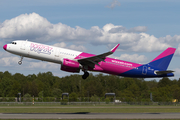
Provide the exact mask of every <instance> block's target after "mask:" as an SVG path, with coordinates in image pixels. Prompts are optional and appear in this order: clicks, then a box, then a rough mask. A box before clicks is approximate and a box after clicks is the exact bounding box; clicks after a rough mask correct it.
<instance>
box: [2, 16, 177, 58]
mask: <svg viewBox="0 0 180 120" xmlns="http://www.w3.org/2000/svg"><path fill="white" fill-rule="evenodd" d="M146 31H147V27H146V26H137V27H133V28H129V29H127V28H126V27H123V26H121V25H113V24H112V23H109V24H106V25H104V26H103V28H99V27H98V26H92V27H91V28H90V29H85V28H81V27H79V26H76V27H75V28H72V27H70V26H68V25H65V24H62V23H58V24H52V23H50V22H49V21H48V20H47V19H46V18H43V17H42V16H40V15H39V14H37V13H31V14H22V15H20V16H17V17H15V18H12V19H10V20H6V21H4V22H3V23H2V24H1V25H0V39H3V40H6V41H9V40H10V39H11V40H12V39H13V40H14V39H28V40H30V41H36V42H41V43H43V42H52V41H53V42H57V44H55V46H60V47H66V44H65V43H66V42H67V41H68V42H73V44H75V45H72V46H69V47H67V48H72V49H75V50H81V51H85V50H86V49H85V47H84V46H82V44H83V43H90V44H93V45H100V44H101V45H102V44H104V45H108V46H112V45H114V44H117V43H120V44H121V47H119V49H123V50H126V51H136V52H142V51H143V52H152V51H162V50H165V49H166V48H167V47H170V46H176V45H178V44H179V42H180V35H179V36H178V35H175V36H173V37H172V36H170V35H167V36H166V37H161V38H156V37H155V36H153V35H149V34H147V33H143V32H146ZM0 44H1V43H0ZM178 51H180V46H179V49H178ZM177 53H178V54H177V55H180V52H177Z"/></svg>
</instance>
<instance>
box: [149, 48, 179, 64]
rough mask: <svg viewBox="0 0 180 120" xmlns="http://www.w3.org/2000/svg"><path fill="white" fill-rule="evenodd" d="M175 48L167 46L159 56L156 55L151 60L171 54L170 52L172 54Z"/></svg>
mask: <svg viewBox="0 0 180 120" xmlns="http://www.w3.org/2000/svg"><path fill="white" fill-rule="evenodd" d="M175 50H176V48H171V47H169V48H167V49H166V50H165V51H164V52H162V53H161V54H160V55H159V56H157V57H156V58H155V59H154V60H152V61H151V62H153V61H156V60H158V59H161V58H163V57H166V56H169V55H172V54H174V52H175Z"/></svg>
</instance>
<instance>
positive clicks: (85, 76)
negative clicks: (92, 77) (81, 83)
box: [82, 71, 89, 79]
mask: <svg viewBox="0 0 180 120" xmlns="http://www.w3.org/2000/svg"><path fill="white" fill-rule="evenodd" d="M88 76H89V73H88V72H87V71H85V72H84V75H83V76H82V79H86V78H87V77H88Z"/></svg>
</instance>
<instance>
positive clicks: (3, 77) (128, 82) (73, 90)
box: [0, 71, 180, 102]
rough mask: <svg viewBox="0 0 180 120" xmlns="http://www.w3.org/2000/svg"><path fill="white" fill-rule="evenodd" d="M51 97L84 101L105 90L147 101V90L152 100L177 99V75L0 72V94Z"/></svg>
mask: <svg viewBox="0 0 180 120" xmlns="http://www.w3.org/2000/svg"><path fill="white" fill-rule="evenodd" d="M18 93H21V95H22V97H23V96H25V95H27V94H28V95H30V96H31V97H32V96H34V97H39V98H42V97H54V98H61V95H62V93H69V94H70V98H71V99H73V98H74V99H73V100H72V101H78V100H79V99H81V101H88V100H89V99H92V100H93V99H96V98H104V96H105V93H115V94H116V99H118V100H120V101H122V102H150V101H151V100H150V94H151V93H152V98H153V99H152V100H153V101H154V102H171V101H172V99H177V100H178V101H180V79H179V80H176V79H174V80H170V79H169V78H166V77H165V78H162V79H160V80H159V81H156V80H155V79H152V80H151V81H145V80H144V79H143V78H128V77H119V76H114V75H104V74H97V75H93V74H90V75H89V77H88V78H87V79H86V80H83V79H82V77H81V75H78V74H74V75H70V76H65V77H57V76H54V75H53V74H52V72H46V73H38V74H37V75H35V74H30V75H27V76H25V75H23V74H20V73H16V74H11V73H9V72H8V71H5V72H0V97H2V98H3V97H17V94H18Z"/></svg>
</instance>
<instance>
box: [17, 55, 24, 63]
mask: <svg viewBox="0 0 180 120" xmlns="http://www.w3.org/2000/svg"><path fill="white" fill-rule="evenodd" d="M22 60H23V56H21V60H20V61H19V62H18V64H19V65H21V64H22Z"/></svg>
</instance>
